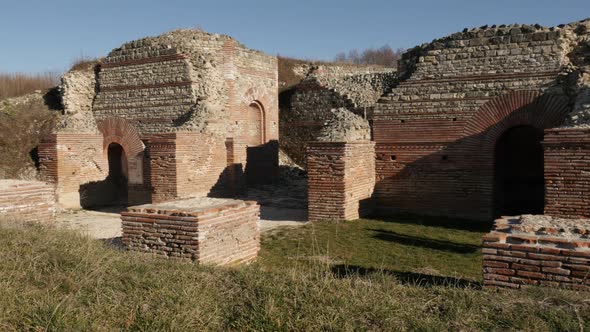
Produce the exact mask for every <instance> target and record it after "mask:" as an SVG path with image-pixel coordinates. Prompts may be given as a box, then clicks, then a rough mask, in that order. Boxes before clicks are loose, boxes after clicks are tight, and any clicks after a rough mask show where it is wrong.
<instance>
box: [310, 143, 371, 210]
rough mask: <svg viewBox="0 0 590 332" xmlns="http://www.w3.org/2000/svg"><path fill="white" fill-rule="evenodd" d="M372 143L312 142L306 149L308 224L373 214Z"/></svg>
mask: <svg viewBox="0 0 590 332" xmlns="http://www.w3.org/2000/svg"><path fill="white" fill-rule="evenodd" d="M374 156H375V145H374V143H373V142H368V141H365V142H312V143H310V144H309V145H308V148H307V172H308V197H309V203H308V206H309V208H308V218H309V221H321V220H354V219H358V218H359V217H361V216H363V215H365V214H367V213H368V212H370V198H371V195H372V193H373V187H374V186H375V157H374Z"/></svg>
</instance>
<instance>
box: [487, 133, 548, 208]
mask: <svg viewBox="0 0 590 332" xmlns="http://www.w3.org/2000/svg"><path fill="white" fill-rule="evenodd" d="M542 140H543V131H542V130H540V129H537V128H535V127H532V126H518V127H513V128H510V129H509V130H507V131H506V132H505V133H504V134H503V135H502V136H501V137H500V138H499V139H498V141H497V142H496V146H495V151H494V215H495V217H498V216H501V215H519V214H542V213H543V207H544V194H545V189H544V177H543V175H544V165H543V147H542V146H541V141H542Z"/></svg>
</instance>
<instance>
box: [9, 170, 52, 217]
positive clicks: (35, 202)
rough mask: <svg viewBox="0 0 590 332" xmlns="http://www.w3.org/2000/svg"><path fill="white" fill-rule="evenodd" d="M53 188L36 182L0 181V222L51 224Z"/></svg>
mask: <svg viewBox="0 0 590 332" xmlns="http://www.w3.org/2000/svg"><path fill="white" fill-rule="evenodd" d="M55 211H56V204H55V188H54V187H53V185H51V184H48V183H44V182H37V181H20V180H0V221H17V222H35V223H43V224H46V223H52V222H53V221H54V219H55Z"/></svg>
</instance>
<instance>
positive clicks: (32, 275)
mask: <svg viewBox="0 0 590 332" xmlns="http://www.w3.org/2000/svg"><path fill="white" fill-rule="evenodd" d="M0 225H2V223H0ZM276 245H279V244H278V243H276ZM316 245H317V248H320V247H321V246H322V243H321V240H320V239H318V241H317V242H316ZM302 246H303V244H302ZM304 249H305V248H304ZM264 250H265V247H264V245H263V251H264ZM292 254H294V253H292V252H283V255H284V256H285V259H287V258H286V257H287V256H288V255H292ZM405 254H407V255H412V251H411V250H410V251H408V252H406V253H405ZM0 262H2V264H0V286H1V287H0V330H3V331H13V330H21V331H22V330H27V331H39V330H45V331H97V330H100V331H115V330H116V331H127V330H132V331H227V330H230V331H293V330H295V331H310V330H313V331H355V330H364V331H404V330H414V331H415V330H421V331H440V330H443V331H446V330H453V331H459V330H460V331H478V330H528V331H551V330H560V331H571V330H579V329H580V327H582V328H586V329H587V328H589V327H590V323H589V320H590V307H589V306H588V304H587V294H586V293H577V292H570V291H562V290H550V289H537V288H531V289H528V290H521V291H509V290H506V291H500V292H493V291H485V290H481V289H478V288H477V287H470V286H465V285H460V284H457V285H455V284H453V283H449V284H444V285H433V284H428V283H425V284H422V283H414V284H412V283H407V282H405V281H404V279H403V278H400V277H399V276H395V275H391V274H389V273H382V272H379V271H378V270H376V271H374V272H372V273H369V274H364V273H360V272H358V271H352V270H351V271H340V272H338V273H335V272H334V270H333V268H332V267H331V266H330V265H329V263H326V262H324V261H322V262H317V263H316V264H314V265H310V264H306V265H305V266H307V267H306V268H302V266H300V265H297V264H298V261H292V263H291V264H290V266H288V267H278V266H276V267H269V266H267V265H265V263H263V262H259V263H255V264H253V265H251V266H246V267H240V268H235V269H228V268H213V267H201V266H196V265H194V264H191V263H184V262H178V261H168V260H164V259H161V258H156V257H152V256H148V255H144V254H138V253H130V252H121V251H117V250H115V249H113V248H110V247H109V246H107V245H106V244H104V243H101V242H99V241H97V240H91V239H89V238H86V237H83V236H81V235H79V234H76V233H73V232H67V231H56V230H51V229H46V228H40V227H21V228H19V229H11V228H6V227H0Z"/></svg>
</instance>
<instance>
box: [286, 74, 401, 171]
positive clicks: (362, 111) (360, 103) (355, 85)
mask: <svg viewBox="0 0 590 332" xmlns="http://www.w3.org/2000/svg"><path fill="white" fill-rule="evenodd" d="M396 82H397V75H396V72H395V70H394V69H392V68H382V67H364V66H327V65H326V66H320V67H318V68H316V69H314V70H313V71H311V72H310V73H309V74H308V76H307V77H306V78H304V80H303V81H302V82H301V83H299V84H298V85H296V86H295V87H293V88H291V89H290V90H288V91H285V92H283V93H281V98H282V101H281V113H280V129H281V130H280V135H281V138H280V146H281V149H282V150H283V151H285V152H286V153H287V154H288V155H289V157H291V159H293V160H294V161H295V162H297V163H298V164H300V165H302V166H305V159H306V155H305V146H306V144H307V143H308V142H313V141H316V140H318V137H319V135H320V132H321V131H322V129H323V128H324V127H325V126H326V124H327V123H328V122H329V121H331V120H332V119H333V118H334V116H333V114H332V112H331V110H332V109H334V108H346V109H348V110H350V111H351V112H352V113H354V114H358V115H361V116H363V117H364V118H367V119H369V120H371V118H372V113H373V106H374V105H375V103H376V102H377V100H378V99H379V97H381V95H383V94H384V93H385V92H387V91H389V90H390V89H391V88H392V87H393V86H394V84H395V83H396Z"/></svg>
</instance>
